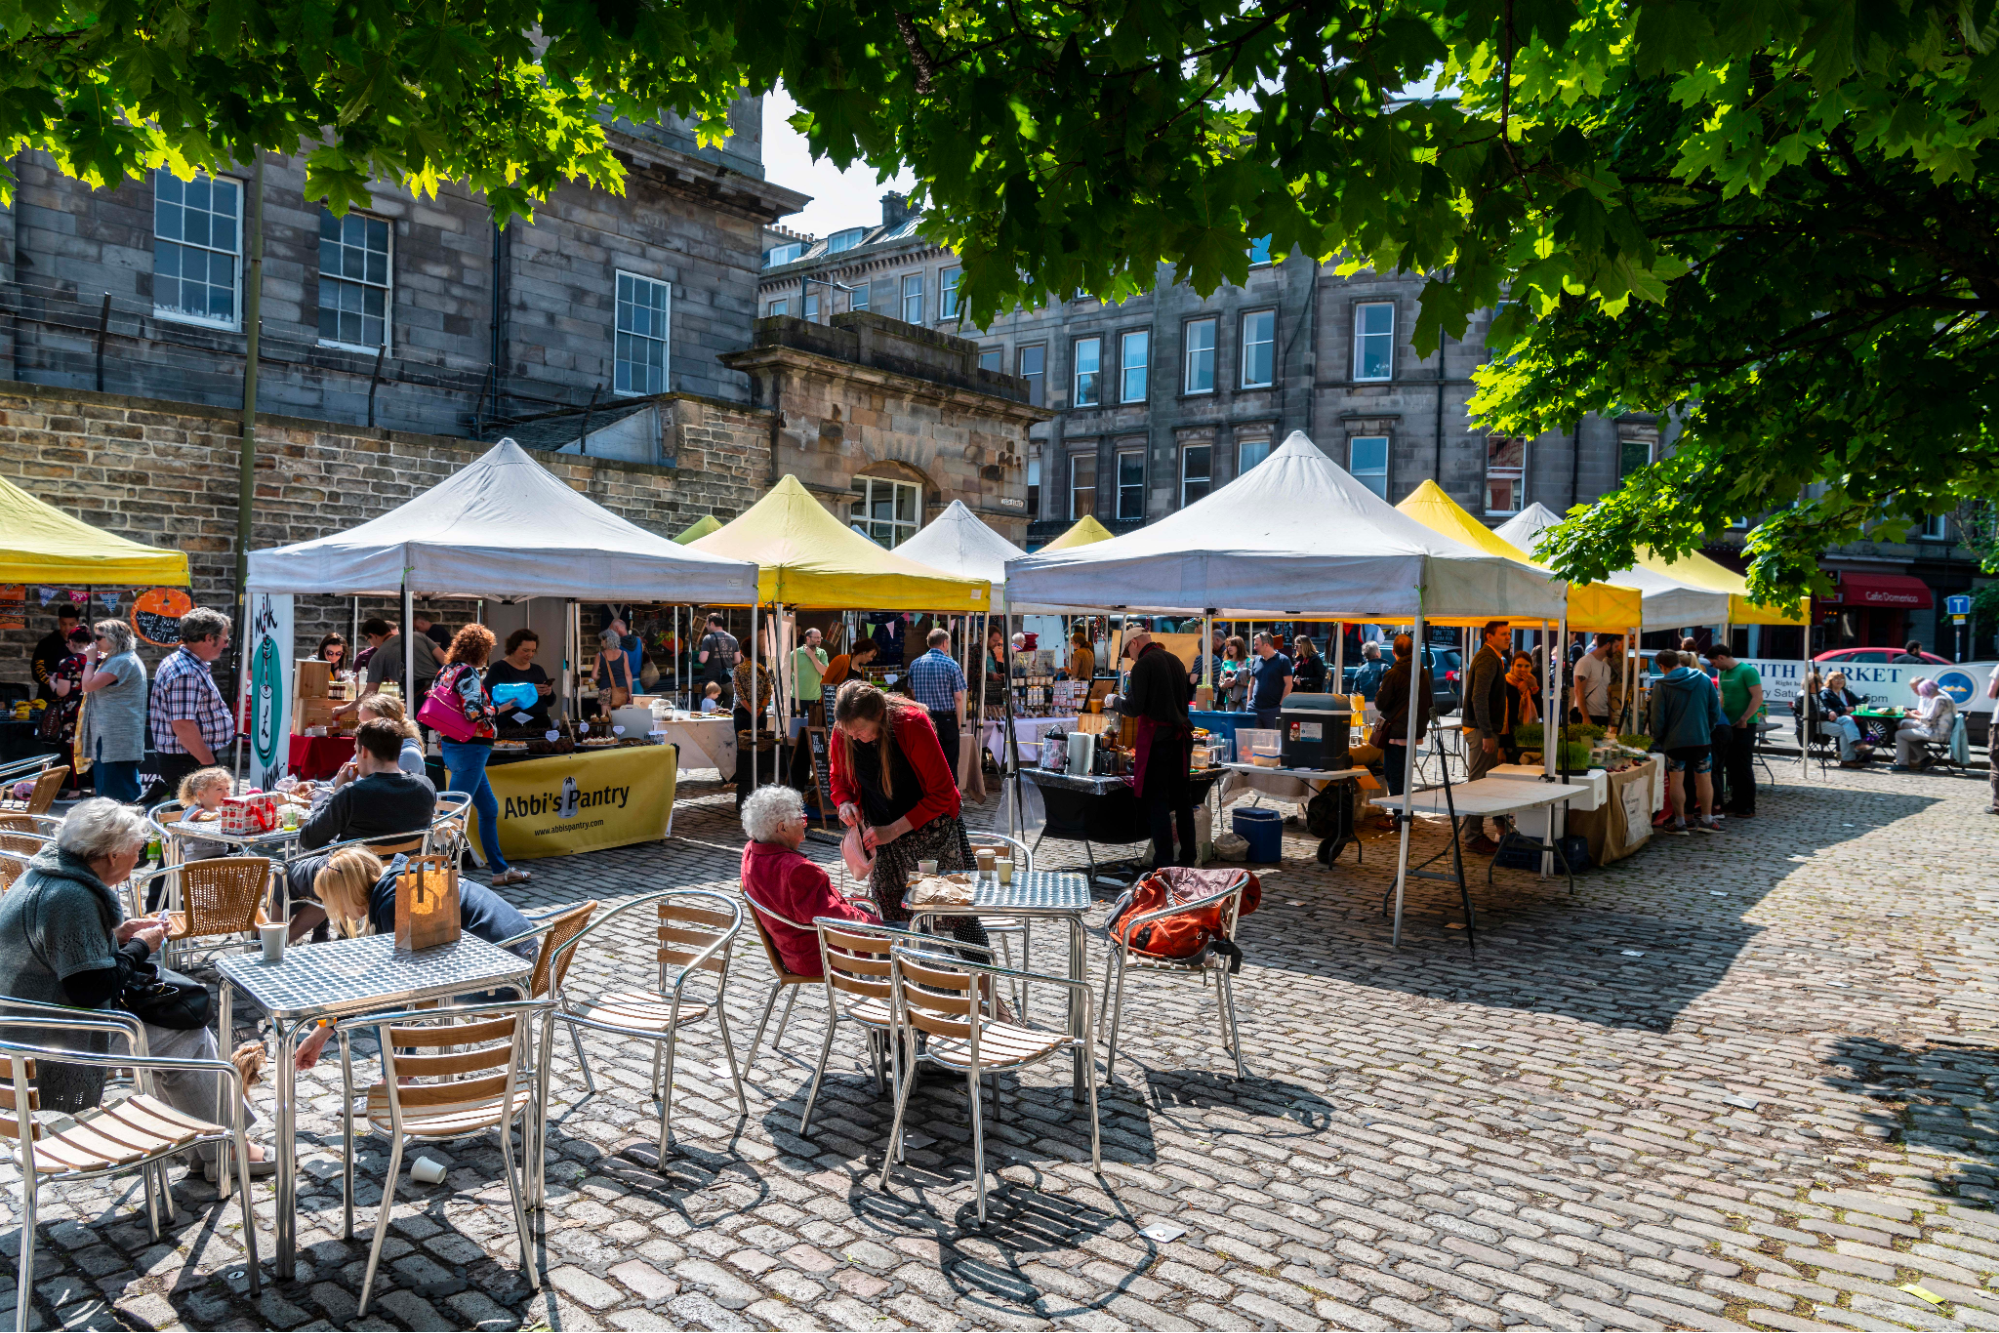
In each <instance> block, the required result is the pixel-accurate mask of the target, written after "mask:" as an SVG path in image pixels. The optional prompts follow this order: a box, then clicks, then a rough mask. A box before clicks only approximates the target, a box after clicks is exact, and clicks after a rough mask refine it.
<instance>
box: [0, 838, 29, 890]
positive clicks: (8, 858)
mask: <svg viewBox="0 0 1999 1333" xmlns="http://www.w3.org/2000/svg"><path fill="white" fill-rule="evenodd" d="M33 860H34V858H33V857H32V856H29V855H28V854H26V853H24V852H13V851H8V850H6V849H5V848H0V893H4V892H5V891H6V890H8V889H11V888H13V887H14V881H15V880H17V879H19V878H21V876H23V875H25V874H27V873H28V865H29V863H30V862H31V861H33Z"/></svg>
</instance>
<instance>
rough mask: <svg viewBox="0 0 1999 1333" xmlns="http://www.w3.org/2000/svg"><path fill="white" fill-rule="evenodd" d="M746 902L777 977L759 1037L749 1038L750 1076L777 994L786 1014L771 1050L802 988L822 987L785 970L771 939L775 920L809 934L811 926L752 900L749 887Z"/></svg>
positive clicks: (759, 1024)
mask: <svg viewBox="0 0 1999 1333" xmlns="http://www.w3.org/2000/svg"><path fill="white" fill-rule="evenodd" d="M743 901H744V902H746V903H748V904H749V905H750V924H751V925H753V926H755V927H756V928H757V942H758V943H760V944H762V945H763V950H764V960H765V961H766V962H768V963H769V964H770V970H771V975H772V977H774V978H775V980H774V981H773V982H772V984H771V988H770V998H768V999H766V1000H765V1001H764V1012H763V1017H762V1018H760V1019H758V1020H757V1034H756V1036H754V1037H752V1038H750V1049H749V1053H748V1054H747V1055H745V1056H744V1057H743V1072H745V1073H749V1072H751V1071H753V1070H754V1069H755V1068H756V1065H757V1048H758V1047H759V1046H761V1045H763V1039H764V1029H765V1028H766V1027H768V1026H769V1025H770V1015H771V1010H772V1009H773V1008H775V1007H776V1005H777V997H778V995H779V994H780V993H782V994H783V995H784V1014H783V1015H782V1016H781V1017H780V1018H779V1019H778V1020H777V1032H776V1034H775V1035H774V1036H772V1037H771V1039H770V1048H771V1050H772V1051H776V1050H777V1048H778V1043H780V1042H782V1041H783V1040H784V1029H785V1026H786V1025H787V1024H789V1023H790V1022H791V1007H792V1005H794V1004H796V1003H797V1002H798V990H799V987H801V986H815V985H817V984H819V978H818V977H808V976H802V975H800V974H799V973H796V972H792V971H790V970H788V969H787V968H786V967H785V965H784V957H783V955H782V954H780V953H778V951H777V941H776V940H774V939H772V938H771V933H770V925H769V923H770V922H772V921H775V922H777V923H778V924H779V925H784V926H789V927H791V929H793V930H802V931H806V932H808V933H809V932H811V930H812V927H811V926H807V925H803V924H801V923H799V922H797V921H793V920H792V919H791V918H790V917H788V916H785V915H783V914H782V913H779V912H774V911H772V910H771V909H770V908H768V907H765V906H764V905H763V904H762V903H760V902H758V901H757V900H756V899H755V898H752V897H750V888H749V885H747V884H745V885H743Z"/></svg>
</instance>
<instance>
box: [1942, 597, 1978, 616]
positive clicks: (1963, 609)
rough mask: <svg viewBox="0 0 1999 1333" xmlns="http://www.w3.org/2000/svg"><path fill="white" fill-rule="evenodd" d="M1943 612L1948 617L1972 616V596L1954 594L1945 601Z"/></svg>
mask: <svg viewBox="0 0 1999 1333" xmlns="http://www.w3.org/2000/svg"><path fill="white" fill-rule="evenodd" d="M1943 610H1944V614H1945V615H1947V616H1968V615H1970V614H1971V594H1970V593H1964V592H1957V593H1952V594H1951V595H1950V596H1948V597H1946V598H1944V599H1943Z"/></svg>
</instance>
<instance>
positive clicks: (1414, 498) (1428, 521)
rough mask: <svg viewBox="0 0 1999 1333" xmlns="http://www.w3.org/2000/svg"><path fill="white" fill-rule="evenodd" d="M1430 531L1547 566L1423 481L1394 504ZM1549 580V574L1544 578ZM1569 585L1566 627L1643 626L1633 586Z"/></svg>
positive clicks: (1613, 629) (1609, 628)
mask: <svg viewBox="0 0 1999 1333" xmlns="http://www.w3.org/2000/svg"><path fill="white" fill-rule="evenodd" d="M1395 507H1396V508H1397V509H1399V510H1401V511H1402V512H1403V513H1405V514H1407V515H1409V517H1411V518H1413V519H1415V520H1416V521H1417V522H1418V523H1421V524H1422V525H1423V526H1424V527H1426V528H1429V529H1430V530H1432V531H1433V532H1440V533H1442V534H1443V535H1444V536H1446V537H1449V538H1451V539H1453V540H1455V541H1460V542H1463V543H1464V544H1465V545H1467V546H1469V547H1471V548H1473V549H1474V550H1479V551H1484V552H1486V553H1488V554H1490V555H1497V556H1503V557H1505V558H1506V559H1508V560H1518V561H1519V562H1520V563H1521V564H1523V565H1532V566H1533V567H1534V568H1536V569H1546V568H1547V566H1545V565H1543V564H1541V563H1540V562H1539V561H1537V560H1535V559H1534V557H1532V556H1530V555H1528V554H1527V553H1526V552H1525V551H1523V550H1521V549H1520V548H1519V547H1517V546H1515V545H1514V544H1513V543H1512V542H1509V541H1507V540H1506V539H1505V538H1504V537H1501V536H1500V535H1499V534H1498V533H1496V532H1494V531H1493V530H1492V529H1491V528H1488V527H1487V526H1486V525H1485V524H1483V523H1481V522H1479V521H1478V520H1477V519H1476V518H1473V517H1472V516H1471V514H1469V513H1468V512H1466V510H1465V507H1464V506H1463V505H1461V504H1459V503H1458V502H1457V501H1456V500H1453V499H1452V498H1451V497H1450V496H1449V495H1447V494H1445V492H1444V488H1443V487H1441V486H1439V485H1438V484H1437V483H1436V482H1434V481H1425V482H1424V483H1423V484H1422V485H1421V486H1418V487H1417V488H1416V489H1415V490H1414V491H1411V492H1410V493H1409V497H1408V498H1407V499H1405V500H1404V501H1403V502H1402V503H1401V504H1399V505H1397V506H1395ZM1549 578H1550V579H1553V578H1554V575H1553V574H1550V575H1549ZM1568 587H1569V614H1568V621H1569V628H1570V629H1572V630H1601V631H1605V632H1607V633H1615V634H1622V633H1624V632H1626V631H1627V630H1631V629H1634V628H1636V627H1637V626H1639V625H1641V624H1643V623H1644V620H1645V612H1644V607H1643V605H1642V600H1643V594H1642V593H1640V592H1639V590H1638V589H1636V588H1628V587H1621V586H1619V585H1617V584H1614V583H1571V584H1569V585H1568Z"/></svg>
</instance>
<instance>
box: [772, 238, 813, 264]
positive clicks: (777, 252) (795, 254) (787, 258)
mask: <svg viewBox="0 0 1999 1333" xmlns="http://www.w3.org/2000/svg"><path fill="white" fill-rule="evenodd" d="M804 257H805V242H803V241H786V242H785V243H784V244H783V245H773V246H772V247H771V248H770V249H768V250H766V251H764V267H765V268H776V267H777V266H778V265H779V264H792V263H796V262H797V261H798V260H800V259H803V258H804Z"/></svg>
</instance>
